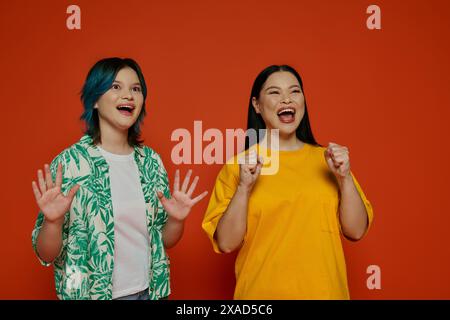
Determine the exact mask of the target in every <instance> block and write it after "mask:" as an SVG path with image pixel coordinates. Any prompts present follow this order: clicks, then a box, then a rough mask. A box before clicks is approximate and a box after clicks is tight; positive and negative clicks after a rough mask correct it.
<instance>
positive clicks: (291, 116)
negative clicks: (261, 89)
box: [277, 108, 295, 123]
mask: <svg viewBox="0 0 450 320" xmlns="http://www.w3.org/2000/svg"><path fill="white" fill-rule="evenodd" d="M277 116H278V118H279V119H280V121H281V122H283V123H291V122H294V120H295V109H294V108H282V109H280V110H278V112H277Z"/></svg>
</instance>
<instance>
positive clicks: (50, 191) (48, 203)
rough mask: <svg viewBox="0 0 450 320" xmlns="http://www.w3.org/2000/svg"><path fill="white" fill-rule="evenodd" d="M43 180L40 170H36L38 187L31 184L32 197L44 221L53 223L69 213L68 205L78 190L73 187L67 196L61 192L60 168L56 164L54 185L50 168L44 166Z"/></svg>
mask: <svg viewBox="0 0 450 320" xmlns="http://www.w3.org/2000/svg"><path fill="white" fill-rule="evenodd" d="M44 170H45V179H44V176H43V173H42V170H38V182H39V187H38V185H37V183H36V182H35V181H33V182H32V188H33V192H34V196H35V198H36V202H37V205H38V206H39V209H40V210H41V211H42V213H43V214H44V216H45V219H46V220H48V221H50V222H55V221H58V220H60V219H62V218H63V217H64V214H65V213H66V212H67V211H69V209H70V205H71V203H72V201H73V198H74V196H75V194H76V193H77V191H78V189H79V187H80V186H79V185H75V186H74V187H72V189H70V191H69V192H68V194H67V196H65V195H64V194H63V193H62V192H61V185H62V166H61V164H58V169H57V171H56V179H55V183H53V180H52V176H51V173H50V168H49V166H48V165H47V164H46V165H45V166H44Z"/></svg>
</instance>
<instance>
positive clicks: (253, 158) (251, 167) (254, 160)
mask: <svg viewBox="0 0 450 320" xmlns="http://www.w3.org/2000/svg"><path fill="white" fill-rule="evenodd" d="M262 164H263V160H262V158H261V157H260V156H257V155H256V152H255V151H251V152H250V153H249V154H247V155H245V157H244V163H240V164H239V185H241V186H242V187H244V188H247V189H248V190H251V189H252V188H253V186H254V185H255V183H256V180H257V179H258V177H259V175H260V173H261V167H262Z"/></svg>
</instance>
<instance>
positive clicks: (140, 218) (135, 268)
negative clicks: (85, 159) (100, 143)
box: [99, 147, 151, 299]
mask: <svg viewBox="0 0 450 320" xmlns="http://www.w3.org/2000/svg"><path fill="white" fill-rule="evenodd" d="M99 150H100V152H101V153H102V155H103V157H104V158H105V160H106V162H107V163H108V165H109V177H110V183H111V198H112V205H113V214H114V271H113V279H112V282H113V285H112V298H113V299H115V298H120V297H123V296H127V295H130V294H134V293H137V292H140V291H142V290H144V289H146V288H147V287H148V284H149V262H150V257H151V254H150V236H149V233H148V230H147V217H146V211H145V199H144V194H143V192H142V188H141V183H140V179H139V169H138V167H137V165H136V162H135V161H134V152H133V153H131V154H129V155H117V154H113V153H110V152H108V151H106V150H103V149H102V148H100V147H99Z"/></svg>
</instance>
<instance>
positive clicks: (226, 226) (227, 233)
mask: <svg viewBox="0 0 450 320" xmlns="http://www.w3.org/2000/svg"><path fill="white" fill-rule="evenodd" d="M249 196H250V190H249V189H248V188H245V187H241V186H238V188H237V189H236V192H235V194H234V196H233V198H232V199H231V201H230V203H229V205H228V208H227V209H226V210H225V212H224V214H223V216H222V218H221V219H220V221H219V224H218V225H217V230H216V233H215V237H216V240H217V243H218V246H219V249H220V250H221V251H222V252H225V253H229V252H232V251H234V250H236V249H237V248H238V247H239V246H240V245H241V244H242V241H243V240H244V236H245V233H246V232H247V210H248V199H249Z"/></svg>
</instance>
